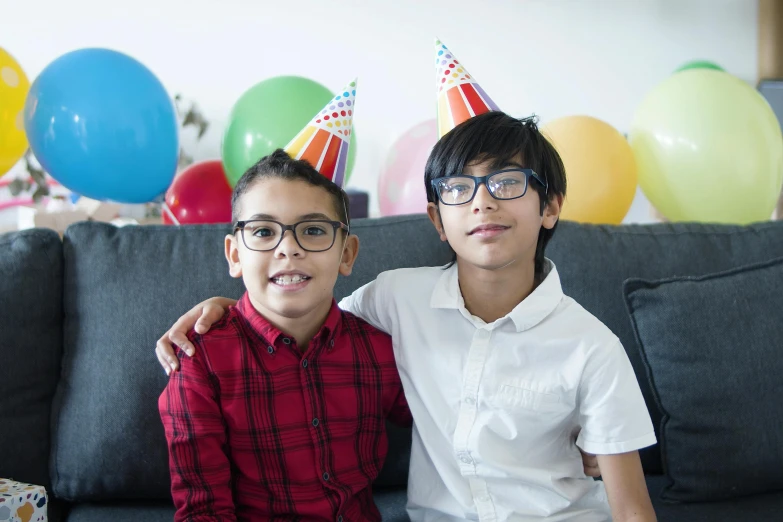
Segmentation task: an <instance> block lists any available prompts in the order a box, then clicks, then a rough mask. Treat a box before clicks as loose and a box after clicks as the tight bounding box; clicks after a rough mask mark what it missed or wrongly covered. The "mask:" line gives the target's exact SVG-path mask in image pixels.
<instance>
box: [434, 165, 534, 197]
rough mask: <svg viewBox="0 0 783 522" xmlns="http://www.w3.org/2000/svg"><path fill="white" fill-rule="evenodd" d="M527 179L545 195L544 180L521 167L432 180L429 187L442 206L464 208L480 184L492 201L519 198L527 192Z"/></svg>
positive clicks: (530, 170)
mask: <svg viewBox="0 0 783 522" xmlns="http://www.w3.org/2000/svg"><path fill="white" fill-rule="evenodd" d="M530 178H533V179H534V180H536V182H537V183H539V184H540V185H541V186H542V187H544V192H545V193H546V192H547V191H548V190H549V186H548V185H547V183H546V181H544V180H542V179H541V176H539V175H538V174H536V172H535V171H534V170H533V169H521V168H513V169H503V170H496V171H495V172H490V173H489V174H487V175H486V176H480V177H477V176H468V175H467V174H460V175H459V176H445V177H442V178H435V179H433V180H432V188H433V190H435V193H436V194H437V195H438V199H439V200H440V202H441V203H443V204H444V205H464V204H465V203H469V202H471V201H473V198H474V197H475V196H476V192H478V188H479V186H480V185H482V184H483V185H484V186H486V187H487V190H488V191H489V193H490V195H492V197H493V198H495V199H503V200H506V199H517V198H521V197H522V196H524V195H525V193H527V186H528V184H529V179H530Z"/></svg>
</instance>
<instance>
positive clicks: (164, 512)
mask: <svg viewBox="0 0 783 522" xmlns="http://www.w3.org/2000/svg"><path fill="white" fill-rule="evenodd" d="M107 520H108V521H111V522H138V521H141V520H143V521H144V522H171V521H172V520H174V506H173V505H172V504H171V502H160V501H158V502H151V501H139V502H112V503H105V504H76V505H74V506H73V507H72V508H71V512H70V513H69V514H68V518H67V519H66V521H67V522H106V521H107Z"/></svg>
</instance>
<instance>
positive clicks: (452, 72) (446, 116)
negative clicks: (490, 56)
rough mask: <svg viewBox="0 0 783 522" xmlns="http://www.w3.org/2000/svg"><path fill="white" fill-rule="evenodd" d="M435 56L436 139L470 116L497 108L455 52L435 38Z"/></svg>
mask: <svg viewBox="0 0 783 522" xmlns="http://www.w3.org/2000/svg"><path fill="white" fill-rule="evenodd" d="M435 55H436V56H435V70H436V71H437V76H436V80H435V81H436V83H437V87H438V138H442V137H443V135H444V134H446V133H447V132H449V131H450V130H451V129H453V128H454V127H456V126H457V125H459V124H460V123H462V122H463V121H465V120H467V119H470V118H472V117H473V116H478V115H479V114H484V113H485V112H489V111H498V110H500V109H498V106H497V105H495V102H493V101H492V99H491V98H490V97H489V96H487V93H486V92H484V89H482V88H481V86H480V85H479V84H478V83H477V82H476V79H475V78H473V76H471V75H470V74H469V73H468V71H467V69H465V66H464V65H462V64H460V63H459V61H458V60H457V57H456V56H454V53H452V52H451V51H449V50H448V48H447V47H446V46H445V45H443V43H441V41H440V40H438V39H435Z"/></svg>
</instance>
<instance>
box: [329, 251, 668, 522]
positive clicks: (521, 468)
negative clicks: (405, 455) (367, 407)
mask: <svg viewBox="0 0 783 522" xmlns="http://www.w3.org/2000/svg"><path fill="white" fill-rule="evenodd" d="M547 270H548V275H547V276H546V278H545V279H544V281H543V282H542V283H541V284H540V285H539V286H538V288H536V289H535V291H534V292H533V293H532V294H530V296H528V297H527V298H526V299H525V300H524V301H522V302H521V303H520V304H519V305H517V306H516V307H515V308H514V309H513V310H512V311H511V313H509V314H508V315H507V316H506V317H503V318H501V319H498V320H497V321H495V322H494V323H491V324H487V323H485V322H484V321H482V320H481V319H479V318H478V317H475V316H472V315H471V314H470V312H468V311H467V309H466V308H465V305H464V300H463V298H462V294H461V292H460V289H459V283H458V280H457V267H456V265H455V266H452V267H451V268H448V269H445V270H444V269H443V268H439V267H426V268H412V269H400V270H393V271H389V272H385V273H383V274H381V275H380V276H378V279H376V280H375V281H373V282H372V283H369V284H367V285H365V286H363V287H362V288H360V289H358V290H357V291H356V292H354V293H353V295H351V296H350V297H347V298H345V299H344V300H343V301H342V302H341V303H340V306H341V307H342V308H343V309H345V310H349V311H351V312H353V313H354V314H355V315H358V316H359V317H362V318H364V319H365V320H367V321H368V322H370V323H372V324H373V325H375V326H376V327H378V328H380V329H382V330H384V331H386V332H389V333H390V334H391V335H392V338H393V341H394V353H395V357H396V359H397V366H398V368H399V371H400V376H401V378H402V384H403V387H404V390H405V395H406V397H407V399H408V403H409V405H410V408H411V412H412V413H413V419H414V423H415V424H414V428H413V443H412V448H411V463H410V472H409V479H408V513H409V515H410V517H411V519H412V520H413V521H427V522H429V521H436V520H437V521H451V520H480V521H482V522H490V521H496V520H497V521H501V520H502V521H518V522H522V521H533V520H536V521H540V520H550V521H566V520H574V521H577V520H578V521H579V522H592V521H611V513H610V510H609V505H608V503H607V498H606V493H605V490H604V487H603V483H602V482H600V481H595V480H593V479H592V478H590V477H587V476H586V475H585V474H584V469H583V465H582V459H581V456H580V454H579V450H578V449H577V447H576V446H575V445H574V440H576V444H577V445H578V446H579V447H580V448H582V449H583V450H585V451H586V452H589V453H595V454H615V453H623V452H628V451H633V450H637V449H640V448H644V447H646V446H650V445H653V444H655V442H656V440H655V435H654V433H653V427H652V422H651V421H650V417H649V414H648V412H647V408H646V406H645V404H644V400H643V398H642V394H641V391H640V390H639V385H638V383H637V381H636V376H635V375H634V372H633V369H632V368H631V364H630V362H629V361H628V357H627V356H626V354H625V350H624V349H623V347H622V345H621V344H620V341H619V340H618V339H617V337H616V336H615V335H614V334H612V332H611V331H610V330H609V329H608V328H607V327H606V326H605V325H604V324H603V323H601V322H600V321H599V320H598V319H596V318H595V317H594V316H593V315H591V314H590V313H589V312H587V311H586V310H585V309H584V308H582V307H581V306H580V305H579V304H577V303H576V302H575V301H574V300H573V299H571V298H569V297H567V296H565V295H563V291H562V288H561V286H560V278H559V276H558V274H557V270H556V269H555V267H554V264H552V263H551V261H548V260H547Z"/></svg>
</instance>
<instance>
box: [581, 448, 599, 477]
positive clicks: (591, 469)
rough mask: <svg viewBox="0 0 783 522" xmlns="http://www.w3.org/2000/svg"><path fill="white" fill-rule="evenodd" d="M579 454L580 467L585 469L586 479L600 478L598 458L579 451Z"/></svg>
mask: <svg viewBox="0 0 783 522" xmlns="http://www.w3.org/2000/svg"><path fill="white" fill-rule="evenodd" d="M579 453H581V454H582V465H583V466H584V468H585V475H587V476H588V477H593V478H598V477H600V476H601V468H600V467H598V457H596V456H595V455H593V454H592V453H585V452H584V451H582V450H581V448H580V449H579Z"/></svg>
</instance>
